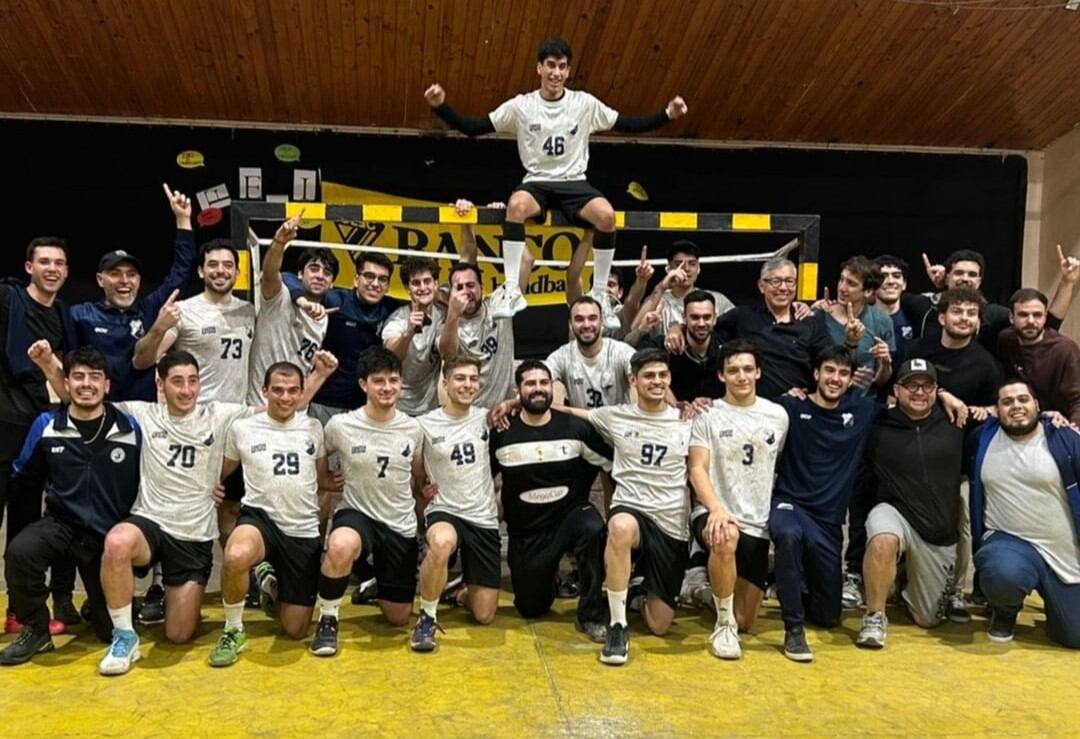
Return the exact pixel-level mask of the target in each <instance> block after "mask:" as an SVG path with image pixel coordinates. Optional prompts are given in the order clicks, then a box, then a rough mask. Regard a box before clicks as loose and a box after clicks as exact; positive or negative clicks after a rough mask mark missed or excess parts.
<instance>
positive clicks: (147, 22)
mask: <svg viewBox="0 0 1080 739" xmlns="http://www.w3.org/2000/svg"><path fill="white" fill-rule="evenodd" d="M1043 1H1044V0H1000V1H999V2H997V3H990V5H991V6H992V5H995V4H996V5H998V6H1000V7H1013V6H1016V5H1033V4H1036V3H1038V2H1043ZM0 25H2V27H3V28H5V29H6V30H5V33H4V34H3V36H2V37H0V112H5V113H8V114H16V115H17V114H42V113H43V114H59V115H73V116H117V117H129V118H194V119H203V120H229V121H245V120H246V121H253V122H271V123H283V124H288V123H296V124H315V125H328V126H333V125H344V126H349V125H361V126H377V127H388V128H418V129H427V130H439V129H442V128H443V124H442V123H441V122H439V121H438V120H437V119H436V118H435V117H434V116H433V115H432V114H431V112H430V111H429V110H428V108H427V106H426V104H425V103H424V100H423V90H424V88H425V87H427V85H429V84H431V83H433V82H436V81H438V82H440V83H442V84H443V85H444V86H445V87H446V89H447V92H448V99H449V100H451V102H452V104H454V105H455V106H456V107H458V108H459V109H461V110H462V111H465V112H467V113H470V114H473V115H480V114H483V113H485V112H487V111H489V110H491V109H492V108H494V107H495V106H496V105H498V104H499V103H500V102H501V101H502V100H504V99H506V98H508V97H510V96H512V95H514V94H517V93H519V92H525V91H528V90H531V89H534V88H535V87H536V85H537V78H536V72H535V66H536V60H535V53H536V47H537V46H538V45H539V43H540V41H541V40H542V39H543V38H544V37H545V36H546V35H554V34H560V35H563V36H565V37H566V38H568V39H569V40H570V42H571V44H572V45H573V47H574V52H575V58H574V65H573V67H574V68H573V76H572V78H571V86H575V87H580V88H582V89H588V90H590V91H591V92H593V93H594V94H596V95H597V96H598V97H600V98H602V99H603V100H604V101H605V102H607V103H608V104H610V105H611V106H612V107H614V108H616V109H618V110H622V111H626V112H627V113H645V112H649V111H652V110H654V109H656V108H657V107H659V106H661V105H663V104H664V103H666V101H667V100H668V99H670V97H671V96H672V95H675V94H682V95H683V96H684V97H686V98H687V102H688V103H689V105H690V109H691V115H690V116H688V117H687V118H686V119H684V120H683V121H680V122H678V123H677V124H675V125H672V126H668V127H667V128H665V129H664V130H663V131H662V132H660V133H659V134H657V135H662V136H679V137H691V138H703V139H714V140H758V141H787V142H822V143H825V142H841V143H849V144H860V143H865V144H892V145H922V146H971V147H981V146H993V147H1002V148H1021V149H1029V148H1035V149H1038V148H1043V147H1045V146H1046V145H1048V144H1049V143H1050V142H1051V141H1053V140H1054V139H1055V138H1057V137H1058V136H1060V135H1062V134H1064V133H1066V132H1068V131H1069V130H1071V128H1072V127H1073V126H1075V125H1077V124H1078V123H1080V12H1068V11H1065V10H1062V9H1044V10H1038V11H1026V12H1016V11H1011V12H1006V11H1001V10H998V11H994V10H990V9H966V8H965V9H960V10H958V11H957V12H953V9H952V8H948V7H932V6H928V5H913V4H909V3H900V2H896V1H895V0H854V1H853V0H667V1H666V2H664V1H662V0H579V2H577V3H573V4H562V5H560V4H556V3H551V2H545V1H544V0H516V2H511V3H506V2H500V0H228V1H227V2H221V3H216V4H210V3H208V2H193V3H184V4H181V3H175V2H170V1H169V0H96V1H95V2H64V1H63V0H41V1H40V2H18V1H15V2H9V3H3V4H0Z"/></svg>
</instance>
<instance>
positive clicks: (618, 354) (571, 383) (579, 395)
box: [544, 339, 634, 408]
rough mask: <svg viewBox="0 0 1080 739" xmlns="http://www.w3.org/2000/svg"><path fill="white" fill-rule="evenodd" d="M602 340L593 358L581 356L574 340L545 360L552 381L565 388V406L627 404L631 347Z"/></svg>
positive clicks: (617, 342)
mask: <svg viewBox="0 0 1080 739" xmlns="http://www.w3.org/2000/svg"><path fill="white" fill-rule="evenodd" d="M602 341H603V342H604V343H603V344H602V345H601V347H600V351H599V353H598V354H597V355H596V356H595V357H586V356H585V355H584V354H582V353H581V349H580V348H579V347H578V343H577V341H576V340H575V341H571V342H570V343H568V344H563V345H562V346H560V347H559V348H558V349H556V350H555V351H553V352H552V353H551V354H550V355H549V356H548V358H547V359H546V360H544V364H546V365H547V366H548V369H550V370H551V378H552V379H553V380H558V381H559V382H561V383H562V384H563V385H564V386H565V387H566V400H567V405H569V406H572V407H574V408H600V407H601V406H605V405H621V404H623V403H629V402H630V377H629V372H630V357H632V356H634V347H632V346H630V345H629V344H626V343H624V342H622V341H617V340H615V339H602Z"/></svg>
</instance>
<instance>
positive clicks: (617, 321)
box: [590, 290, 622, 336]
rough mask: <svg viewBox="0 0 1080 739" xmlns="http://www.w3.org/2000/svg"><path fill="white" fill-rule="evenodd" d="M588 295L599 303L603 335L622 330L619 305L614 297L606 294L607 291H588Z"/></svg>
mask: <svg viewBox="0 0 1080 739" xmlns="http://www.w3.org/2000/svg"><path fill="white" fill-rule="evenodd" d="M590 296H591V297H592V298H593V300H595V301H596V302H597V303H599V304H600V320H601V325H602V330H603V332H604V335H605V336H608V335H610V334H616V333H618V332H619V331H620V330H622V319H621V318H620V316H619V312H618V308H619V307H621V306H620V305H619V303H618V301H617V300H615V298H613V297H611V296H610V295H608V294H607V291H606V290H604V291H601V292H599V293H596V292H593V293H590Z"/></svg>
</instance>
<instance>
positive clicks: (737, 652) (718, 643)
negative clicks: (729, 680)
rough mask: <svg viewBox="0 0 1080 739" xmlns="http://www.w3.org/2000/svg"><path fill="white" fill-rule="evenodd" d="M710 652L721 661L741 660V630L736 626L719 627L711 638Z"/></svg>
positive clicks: (724, 625)
mask: <svg viewBox="0 0 1080 739" xmlns="http://www.w3.org/2000/svg"><path fill="white" fill-rule="evenodd" d="M709 651H710V652H712V653H713V656H714V657H719V658H720V659H739V658H740V657H742V646H741V645H740V644H739V628H738V626H736V625H735V624H721V625H719V626H717V627H716V628H715V629H714V630H713V633H712V636H711V637H709Z"/></svg>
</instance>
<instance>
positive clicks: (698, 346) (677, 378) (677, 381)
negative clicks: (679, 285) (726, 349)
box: [643, 290, 724, 408]
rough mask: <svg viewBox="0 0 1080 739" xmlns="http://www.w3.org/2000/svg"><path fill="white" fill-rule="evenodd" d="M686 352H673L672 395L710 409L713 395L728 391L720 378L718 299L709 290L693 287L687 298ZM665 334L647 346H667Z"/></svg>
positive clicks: (682, 403)
mask: <svg viewBox="0 0 1080 739" xmlns="http://www.w3.org/2000/svg"><path fill="white" fill-rule="evenodd" d="M683 301H684V304H685V307H684V308H683V314H682V319H683V342H682V351H680V352H677V353H675V352H673V353H671V356H670V358H669V361H670V366H671V394H672V395H673V396H674V397H675V400H676V401H677V404H678V405H679V407H682V406H684V405H687V404H694V405H696V406H697V407H699V408H707V407H709V405H710V404H711V403H712V401H713V398H719V397H720V396H721V395H723V394H724V383H723V382H722V381H721V380H720V350H721V348H722V346H723V343H722V341H721V340H720V337H719V336H717V335H716V334H715V333H714V331H713V329H714V328H715V326H716V298H715V297H714V296H713V294H712V293H710V292H708V291H707V290H691V291H690V292H688V293H686V296H685V297H684V298H683ZM665 339H666V336H665V335H658V336H654V337H652V338H651V339H650V340H649V341H648V342H646V343H645V344H644V346H643V348H645V347H647V346H653V347H655V348H657V349H662V348H664V345H665Z"/></svg>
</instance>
